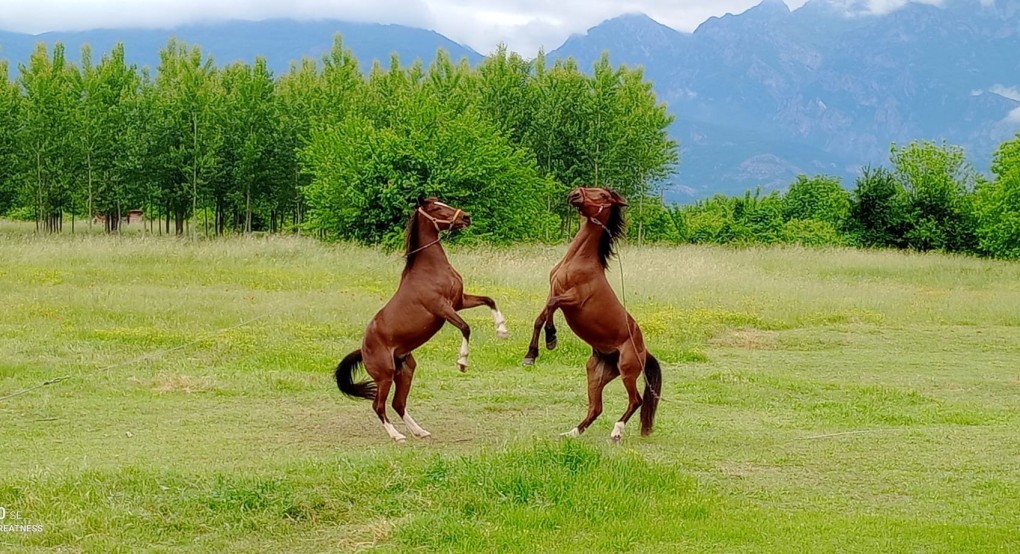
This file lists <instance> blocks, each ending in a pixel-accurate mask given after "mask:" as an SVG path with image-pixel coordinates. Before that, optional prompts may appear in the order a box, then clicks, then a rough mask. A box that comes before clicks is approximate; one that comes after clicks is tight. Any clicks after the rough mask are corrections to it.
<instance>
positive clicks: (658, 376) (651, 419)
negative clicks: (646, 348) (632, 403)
mask: <svg viewBox="0 0 1020 554" xmlns="http://www.w3.org/2000/svg"><path fill="white" fill-rule="evenodd" d="M660 393H662V368H660V367H659V360H656V359H655V356H652V353H651V352H649V353H648V357H647V358H645V395H644V397H643V398H642V399H641V435H642V436H646V435H650V434H651V433H652V426H653V424H654V423H655V410H657V409H658V408H659V394H660Z"/></svg>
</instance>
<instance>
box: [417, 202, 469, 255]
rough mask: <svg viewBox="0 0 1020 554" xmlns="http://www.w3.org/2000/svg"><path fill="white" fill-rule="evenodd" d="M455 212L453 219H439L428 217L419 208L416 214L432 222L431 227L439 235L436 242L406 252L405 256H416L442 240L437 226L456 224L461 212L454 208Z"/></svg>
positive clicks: (441, 234)
mask: <svg viewBox="0 0 1020 554" xmlns="http://www.w3.org/2000/svg"><path fill="white" fill-rule="evenodd" d="M456 210H457V211H455V212H454V213H453V217H451V218H449V219H439V218H438V217H434V216H432V215H430V214H429V213H428V212H426V211H425V210H424V209H423V208H421V207H419V208H418V213H420V214H421V215H422V216H424V217H425V219H427V220H429V221H431V222H432V225H433V226H434V227H435V228H436V233H439V236H437V237H436V240H434V241H432V242H430V243H428V244H426V245H425V246H419V247H418V248H415V249H414V250H412V251H410V252H408V253H407V255H408V256H410V255H411V254H417V253H418V252H421V251H422V250H425V249H426V248H428V247H430V246H432V245H433V244H436V243H438V242H439V241H441V240H443V230H442V229H440V228H439V224H440V223H442V224H444V225H453V224H454V223H456V221H457V218H458V217H460V214H461V213H463V210H461V209H460V208H456Z"/></svg>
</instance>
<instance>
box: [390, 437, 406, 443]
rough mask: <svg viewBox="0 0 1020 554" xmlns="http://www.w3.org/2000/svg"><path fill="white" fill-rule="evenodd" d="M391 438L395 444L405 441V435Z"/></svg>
mask: <svg viewBox="0 0 1020 554" xmlns="http://www.w3.org/2000/svg"><path fill="white" fill-rule="evenodd" d="M393 440H395V441H397V444H404V443H405V442H407V437H405V436H399V437H393Z"/></svg>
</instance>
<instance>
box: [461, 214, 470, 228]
mask: <svg viewBox="0 0 1020 554" xmlns="http://www.w3.org/2000/svg"><path fill="white" fill-rule="evenodd" d="M470 225H471V214H469V213H467V212H463V213H462V214H461V216H460V226H459V227H460V228H461V229H463V228H464V227H468V226H470Z"/></svg>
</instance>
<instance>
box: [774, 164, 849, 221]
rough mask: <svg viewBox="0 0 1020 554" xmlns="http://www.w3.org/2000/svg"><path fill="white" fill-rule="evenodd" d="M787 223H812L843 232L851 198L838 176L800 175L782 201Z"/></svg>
mask: <svg viewBox="0 0 1020 554" xmlns="http://www.w3.org/2000/svg"><path fill="white" fill-rule="evenodd" d="M783 208H784V212H785V215H786V219H788V220H797V219H800V220H808V219H811V220H815V221H821V222H825V223H828V224H829V227H831V228H832V229H834V230H838V229H842V228H843V226H844V224H845V223H846V220H847V218H848V216H849V213H850V195H849V193H847V191H846V190H845V189H844V188H843V185H842V184H841V183H840V181H839V178H838V177H831V176H828V175H816V176H814V177H808V176H806V175H800V176H798V177H797V180H796V181H794V182H793V183H792V184H791V185H790V188H789V190H787V192H786V195H785V196H784V198H783Z"/></svg>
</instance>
